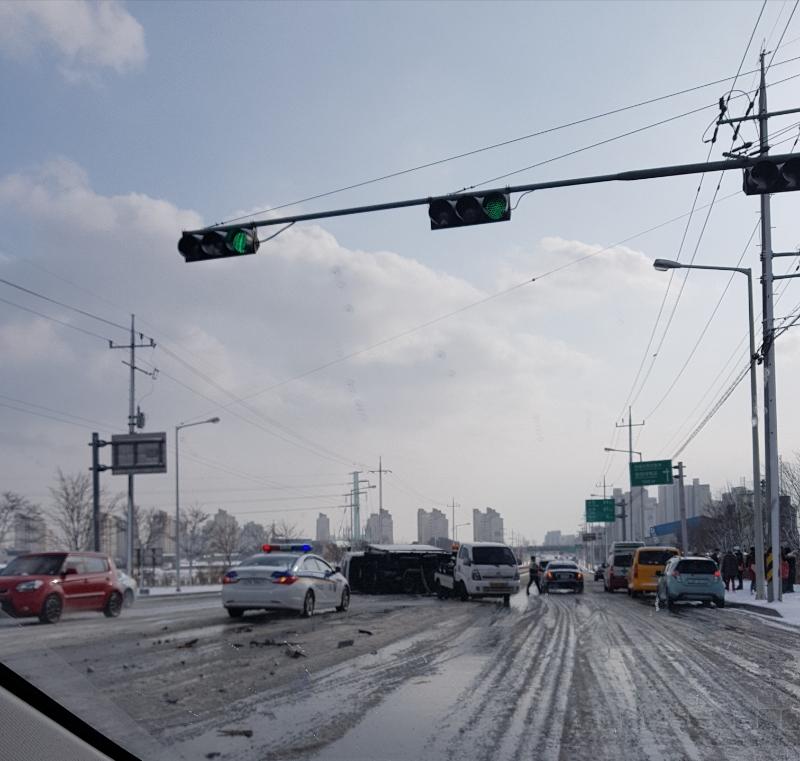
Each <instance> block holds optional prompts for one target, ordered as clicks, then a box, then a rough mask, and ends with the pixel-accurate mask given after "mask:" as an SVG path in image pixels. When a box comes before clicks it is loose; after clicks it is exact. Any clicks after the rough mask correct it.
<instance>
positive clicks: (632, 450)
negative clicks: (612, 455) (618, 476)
mask: <svg viewBox="0 0 800 761" xmlns="http://www.w3.org/2000/svg"><path fill="white" fill-rule="evenodd" d="M603 451H604V452H622V453H623V454H628V451H629V450H627V449H612V448H611V447H603ZM630 452H631V453H632V454H638V455H639V462H641V461H642V453H641V452H637V451H636V450H635V449H631V450H630Z"/></svg>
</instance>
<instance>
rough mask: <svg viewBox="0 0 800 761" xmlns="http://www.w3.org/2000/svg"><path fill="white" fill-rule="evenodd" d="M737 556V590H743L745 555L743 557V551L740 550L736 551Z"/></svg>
mask: <svg viewBox="0 0 800 761" xmlns="http://www.w3.org/2000/svg"><path fill="white" fill-rule="evenodd" d="M734 554H735V555H736V582H737V585H736V589H743V588H744V583H743V580H744V555H742V551H741V550H740V549H738V548H737V549H736V552H735V553H734Z"/></svg>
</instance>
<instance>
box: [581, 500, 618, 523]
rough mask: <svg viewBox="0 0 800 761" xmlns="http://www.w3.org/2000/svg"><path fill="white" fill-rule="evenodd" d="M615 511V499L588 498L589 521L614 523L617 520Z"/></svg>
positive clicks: (587, 511)
mask: <svg viewBox="0 0 800 761" xmlns="http://www.w3.org/2000/svg"><path fill="white" fill-rule="evenodd" d="M615 511H616V508H615V505H614V500H613V499H587V500H586V522H587V523H613V522H614V521H615V520H616V515H615Z"/></svg>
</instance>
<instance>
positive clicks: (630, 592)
mask: <svg viewBox="0 0 800 761" xmlns="http://www.w3.org/2000/svg"><path fill="white" fill-rule="evenodd" d="M628 597H633V591H632V590H631V588H630V587H628Z"/></svg>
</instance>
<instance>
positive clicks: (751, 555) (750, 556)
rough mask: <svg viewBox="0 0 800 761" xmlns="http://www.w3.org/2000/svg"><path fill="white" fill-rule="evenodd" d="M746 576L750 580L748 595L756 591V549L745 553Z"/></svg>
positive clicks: (753, 548) (752, 548)
mask: <svg viewBox="0 0 800 761" xmlns="http://www.w3.org/2000/svg"><path fill="white" fill-rule="evenodd" d="M747 576H748V578H749V579H750V594H753V593H754V592H755V591H756V548H755V547H751V548H750V552H748V553H747Z"/></svg>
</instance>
